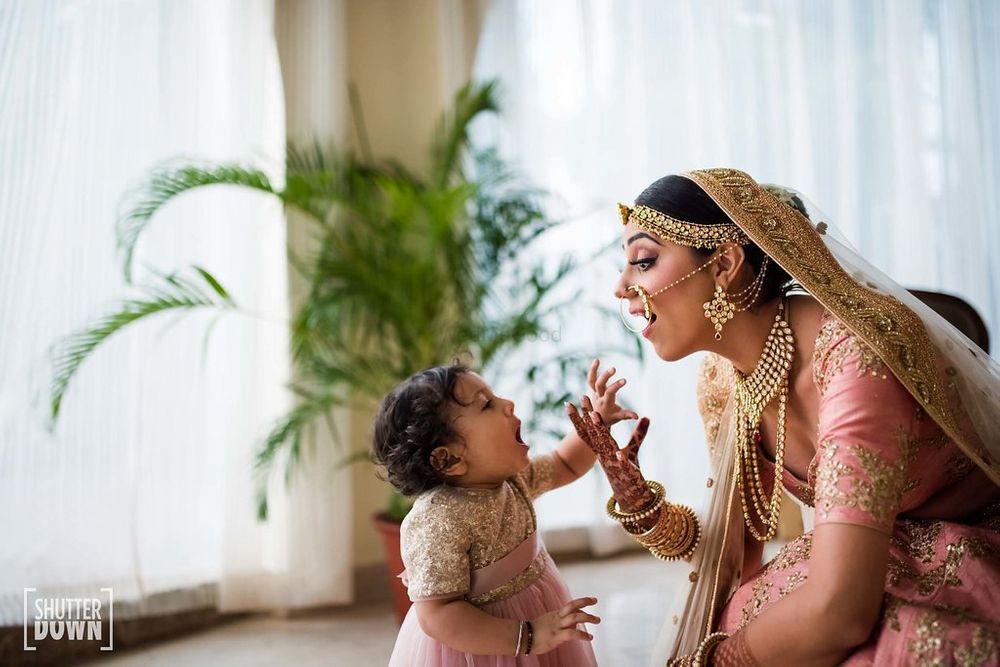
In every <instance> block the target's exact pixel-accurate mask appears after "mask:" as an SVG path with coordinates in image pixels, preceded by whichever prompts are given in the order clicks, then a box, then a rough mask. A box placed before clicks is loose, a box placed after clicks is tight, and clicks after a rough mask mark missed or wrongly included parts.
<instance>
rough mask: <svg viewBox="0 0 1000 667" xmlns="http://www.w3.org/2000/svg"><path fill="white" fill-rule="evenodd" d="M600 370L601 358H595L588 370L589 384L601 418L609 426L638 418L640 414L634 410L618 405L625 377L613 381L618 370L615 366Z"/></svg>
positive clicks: (594, 408) (596, 410)
mask: <svg viewBox="0 0 1000 667" xmlns="http://www.w3.org/2000/svg"><path fill="white" fill-rule="evenodd" d="M600 370H601V360H600V359H594V363H592V364H591V365H590V370H589V371H588V372H587V385H588V386H589V387H590V391H591V392H593V395H592V398H591V400H592V401H593V404H594V405H593V410H594V411H595V412H597V413H598V414H600V415H601V419H602V420H603V421H604V423H605V424H607V425H608V426H614V425H615V424H617V423H618V422H620V421H623V420H625V419H638V418H639V415H637V414H636V413H635V412H634V411H632V410H626V409H625V408H623V407H622V406H620V405H618V391H619V390H620V389H621V388H622V387H624V386H625V382H626V380H625V378H621V379H620V380H615V381H614V382H612V381H611V379H612V378H613V377H614V376H615V372H616V369H615V367H614V366H612V367H611V368H609V369H608V370H606V371H604V372H603V373H601V372H600Z"/></svg>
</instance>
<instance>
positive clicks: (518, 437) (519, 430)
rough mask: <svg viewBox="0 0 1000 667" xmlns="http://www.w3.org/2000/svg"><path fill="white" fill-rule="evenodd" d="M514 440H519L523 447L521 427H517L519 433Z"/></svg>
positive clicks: (516, 433)
mask: <svg viewBox="0 0 1000 667" xmlns="http://www.w3.org/2000/svg"><path fill="white" fill-rule="evenodd" d="M514 439H515V440H517V441H518V442H519V443H520V444H522V445H523V444H524V440H522V439H521V427H520V426H518V427H517V432H515V433H514Z"/></svg>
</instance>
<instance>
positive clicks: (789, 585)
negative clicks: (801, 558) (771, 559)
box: [778, 570, 806, 598]
mask: <svg viewBox="0 0 1000 667" xmlns="http://www.w3.org/2000/svg"><path fill="white" fill-rule="evenodd" d="M805 580H806V574H805V572H803V571H802V570H796V571H795V572H792V573H791V574H790V575H788V578H787V579H785V585H784V586H782V587H781V588H779V589H778V597H779V598H783V597H785V596H786V595H788V594H789V593H791V592H792V591H794V590H795V589H796V588H798V587H799V585H800V584H802V582H804V581H805Z"/></svg>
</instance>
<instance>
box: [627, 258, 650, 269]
mask: <svg viewBox="0 0 1000 667" xmlns="http://www.w3.org/2000/svg"><path fill="white" fill-rule="evenodd" d="M629 264H631V265H632V266H637V267H639V271H649V270H650V269H651V268H652V267H653V265H654V264H656V258H655V257H640V258H639V259H637V260H635V261H634V262H629Z"/></svg>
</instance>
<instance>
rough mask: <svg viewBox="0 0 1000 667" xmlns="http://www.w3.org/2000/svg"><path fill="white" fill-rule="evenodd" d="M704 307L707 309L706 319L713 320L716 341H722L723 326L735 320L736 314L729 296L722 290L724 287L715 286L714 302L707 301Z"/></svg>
mask: <svg viewBox="0 0 1000 667" xmlns="http://www.w3.org/2000/svg"><path fill="white" fill-rule="evenodd" d="M702 307H703V308H704V309H705V317H707V318H708V319H710V320H712V324H713V325H715V340H722V325H724V324H725V323H726V322H728V321H729V320H731V319H733V315H735V314H736V307H735V306H733V302H732V301H730V300H729V295H728V294H727V293H726V290H724V289H722V285H716V286H715V295H714V296H713V297H712V300H711V301H706V302H705V303H704V304H702Z"/></svg>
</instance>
